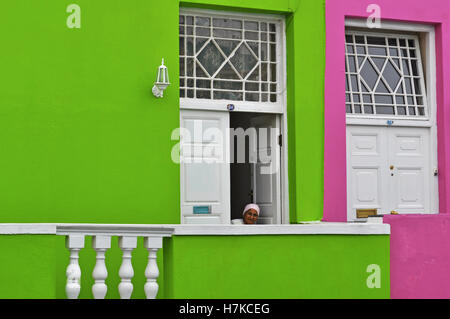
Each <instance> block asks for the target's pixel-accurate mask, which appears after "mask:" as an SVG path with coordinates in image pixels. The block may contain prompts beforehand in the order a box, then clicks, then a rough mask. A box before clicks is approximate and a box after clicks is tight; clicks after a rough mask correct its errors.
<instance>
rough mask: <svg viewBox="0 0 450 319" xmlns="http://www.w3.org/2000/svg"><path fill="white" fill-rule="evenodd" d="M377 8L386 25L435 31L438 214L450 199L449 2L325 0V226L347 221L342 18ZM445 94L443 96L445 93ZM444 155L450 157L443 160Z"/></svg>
mask: <svg viewBox="0 0 450 319" xmlns="http://www.w3.org/2000/svg"><path fill="white" fill-rule="evenodd" d="M372 3H376V4H378V5H379V6H380V7H381V17H382V19H387V20H396V21H411V22H416V23H418V22H420V23H429V24H434V25H435V26H436V51H437V52H436V55H437V103H438V114H437V119H438V168H439V172H440V174H439V208H440V212H441V213H445V212H447V211H448V209H447V208H448V207H447V206H448V200H449V199H450V185H448V184H449V183H450V178H447V176H450V72H449V71H450V1H448V0H425V1H424V0H396V1H392V0H377V1H373V0H368V1H367V0H327V1H326V10H325V14H326V33H327V37H326V67H325V155H324V170H325V172H324V176H325V177H324V178H325V180H324V218H323V220H324V221H346V220H347V203H346V198H347V195H346V189H345V187H342V185H346V183H347V181H346V152H345V64H344V60H345V59H344V55H345V40H344V38H345V36H344V33H345V27H344V21H345V17H361V18H367V17H368V15H369V13H367V12H366V10H367V7H368V5H369V4H372ZM444 88H446V90H445V89H444ZM447 154H448V155H447Z"/></svg>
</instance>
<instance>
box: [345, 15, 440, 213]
mask: <svg viewBox="0 0 450 319" xmlns="http://www.w3.org/2000/svg"><path fill="white" fill-rule="evenodd" d="M345 27H346V28H347V27H350V28H357V29H359V30H362V29H364V31H362V32H364V33H374V31H375V32H377V31H378V30H376V29H375V30H374V29H368V28H367V21H366V19H355V18H346V19H345ZM379 32H380V33H386V32H391V33H395V32H398V33H402V32H408V33H414V34H417V35H418V36H419V43H420V52H421V57H422V59H421V60H422V61H421V62H422V66H423V73H424V80H425V86H426V93H427V105H428V108H429V110H428V119H426V120H416V119H413V120H412V119H405V118H393V120H394V123H393V124H391V125H390V126H392V127H427V128H429V129H430V150H431V154H430V170H431V172H432V171H433V170H434V169H437V168H438V143H437V97H436V95H437V93H436V81H437V79H436V31H435V27H434V26H433V25H429V24H421V23H412V22H397V21H384V20H383V22H382V29H379ZM386 120H387V118H386V117H383V118H361V117H358V116H354V115H352V116H348V115H347V116H346V127H347V126H349V125H362V126H364V125H367V126H386V125H387V121H386ZM346 134H347V133H346ZM346 154H347V150H346ZM347 162H348V159H347ZM346 167H347V166H346ZM347 177H348V172H347ZM430 179H431V181H430V186H431V189H430V192H431V197H430V212H429V214H438V212H439V185H438V183H439V178H433V176H430ZM346 181H347V185H348V178H347V179H346ZM347 198H348V196H347ZM349 207H350V203H347V220H348V221H350V220H352V219H350V218H349V216H350V211H349Z"/></svg>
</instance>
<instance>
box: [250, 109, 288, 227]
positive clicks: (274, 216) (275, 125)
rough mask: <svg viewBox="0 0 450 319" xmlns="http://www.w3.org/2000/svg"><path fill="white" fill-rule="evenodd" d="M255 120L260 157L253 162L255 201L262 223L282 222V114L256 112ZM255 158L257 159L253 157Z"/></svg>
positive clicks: (253, 123)
mask: <svg viewBox="0 0 450 319" xmlns="http://www.w3.org/2000/svg"><path fill="white" fill-rule="evenodd" d="M251 124H252V127H254V128H256V129H257V132H258V134H256V135H257V144H256V145H257V147H256V150H257V159H256V163H254V164H253V165H252V189H253V194H254V201H255V203H256V204H258V206H259V207H260V214H259V217H258V224H279V223H280V216H281V214H280V211H281V202H280V192H281V190H280V148H279V145H278V142H277V140H278V135H279V128H280V126H279V118H278V117H277V116H273V115H260V116H255V117H254V118H252V120H251ZM260 128H265V129H267V131H266V133H267V134H266V135H265V136H264V134H260V133H259V132H260V131H259V129H260ZM271 129H273V130H271ZM263 139H265V140H263ZM252 161H255V159H254V158H252Z"/></svg>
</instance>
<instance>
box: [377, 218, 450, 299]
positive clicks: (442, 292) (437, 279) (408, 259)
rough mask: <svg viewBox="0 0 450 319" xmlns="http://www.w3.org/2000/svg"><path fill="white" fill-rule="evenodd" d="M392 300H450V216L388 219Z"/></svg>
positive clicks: (386, 221) (385, 219) (386, 220)
mask: <svg viewBox="0 0 450 319" xmlns="http://www.w3.org/2000/svg"><path fill="white" fill-rule="evenodd" d="M384 222H385V223H388V224H390V225H391V261H390V262H391V298H450V214H440V215H429V216H424V215H421V216H417V215H410V216H399V215H397V216H394V215H391V216H385V217H384Z"/></svg>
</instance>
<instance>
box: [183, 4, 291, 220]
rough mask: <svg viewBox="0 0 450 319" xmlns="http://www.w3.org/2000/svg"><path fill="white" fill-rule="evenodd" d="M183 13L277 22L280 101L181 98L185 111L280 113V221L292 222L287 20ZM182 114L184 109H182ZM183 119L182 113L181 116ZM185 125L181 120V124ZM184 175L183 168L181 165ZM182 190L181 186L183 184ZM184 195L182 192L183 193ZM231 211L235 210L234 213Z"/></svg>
mask: <svg viewBox="0 0 450 319" xmlns="http://www.w3.org/2000/svg"><path fill="white" fill-rule="evenodd" d="M180 14H187V15H189V14H212V15H217V16H222V17H233V16H235V17H240V18H242V17H244V18H254V19H258V20H267V21H268V22H272V23H274V22H276V23H277V28H279V30H277V33H278V34H279V35H280V40H279V43H277V44H276V45H277V59H278V61H280V67H278V70H277V72H278V78H279V79H280V80H279V84H280V88H279V90H278V93H279V97H280V101H279V103H276V104H275V105H273V106H271V105H267V104H268V103H257V102H241V101H227V100H213V99H211V100H201V99H187V98H180V104H179V105H180V111H181V110H183V109H184V110H198V111H219V112H228V113H230V112H248V113H252V112H253V113H271V114H274V115H277V116H278V119H277V120H279V124H280V134H281V136H282V138H281V144H282V147H281V150H280V174H279V175H280V179H279V183H280V194H279V199H280V209H281V211H280V213H279V216H278V217H279V220H280V223H281V224H289V221H290V216H289V178H288V144H287V141H288V130H287V77H286V67H287V66H286V21H285V17H284V16H282V15H276V14H256V13H244V12H229V11H221V10H209V9H196V8H180ZM229 103H232V104H234V105H235V108H234V110H233V111H229V110H228V109H227V104H229ZM180 114H181V112H180ZM180 119H181V116H180ZM180 126H181V123H180ZM180 174H181V168H180ZM180 177H181V176H180ZM180 192H181V185H180ZM180 197H181V193H180ZM230 213H231V212H230ZM180 221H181V222H182V221H183V215H182V214H181V210H180Z"/></svg>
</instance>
